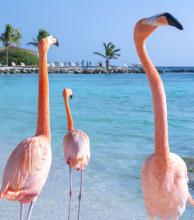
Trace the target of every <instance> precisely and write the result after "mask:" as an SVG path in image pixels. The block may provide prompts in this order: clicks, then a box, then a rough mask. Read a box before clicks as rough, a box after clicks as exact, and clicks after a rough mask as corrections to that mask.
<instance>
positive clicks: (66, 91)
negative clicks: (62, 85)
mask: <svg viewBox="0 0 194 220" xmlns="http://www.w3.org/2000/svg"><path fill="white" fill-rule="evenodd" d="M63 97H64V98H71V99H72V98H73V92H72V90H71V89H64V90H63Z"/></svg>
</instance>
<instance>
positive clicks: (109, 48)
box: [94, 42, 121, 68]
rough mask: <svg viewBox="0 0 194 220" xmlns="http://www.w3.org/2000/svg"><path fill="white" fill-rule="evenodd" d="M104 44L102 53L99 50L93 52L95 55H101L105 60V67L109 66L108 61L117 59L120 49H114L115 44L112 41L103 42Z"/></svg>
mask: <svg viewBox="0 0 194 220" xmlns="http://www.w3.org/2000/svg"><path fill="white" fill-rule="evenodd" d="M103 46H104V54H102V53H99V52H94V54H95V55H98V56H101V57H103V58H104V59H105V60H106V67H107V68H108V67H109V61H110V60H112V59H118V57H119V56H120V53H119V52H120V50H121V49H116V47H115V45H114V44H113V43H112V42H109V43H108V44H106V43H103Z"/></svg>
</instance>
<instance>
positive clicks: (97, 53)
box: [93, 52, 106, 58]
mask: <svg viewBox="0 0 194 220" xmlns="http://www.w3.org/2000/svg"><path fill="white" fill-rule="evenodd" d="M93 54H95V55H98V56H101V57H103V58H106V56H105V55H104V54H102V53H99V52H94V53H93Z"/></svg>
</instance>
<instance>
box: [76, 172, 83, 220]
mask: <svg viewBox="0 0 194 220" xmlns="http://www.w3.org/2000/svg"><path fill="white" fill-rule="evenodd" d="M82 182H83V171H82V170H81V177H80V192H79V196H78V199H79V205H78V216H77V219H78V220H79V219H80V208H81V198H82Z"/></svg>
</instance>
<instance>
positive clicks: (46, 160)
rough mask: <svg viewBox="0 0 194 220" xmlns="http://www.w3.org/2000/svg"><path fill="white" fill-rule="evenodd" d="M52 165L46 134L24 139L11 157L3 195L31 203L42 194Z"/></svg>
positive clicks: (7, 167)
mask: <svg viewBox="0 0 194 220" xmlns="http://www.w3.org/2000/svg"><path fill="white" fill-rule="evenodd" d="M50 165H51V147H50V143H49V142H48V140H47V139H46V138H45V137H44V136H34V137H30V138H27V139H24V140H23V141H22V142H21V143H20V144H19V145H18V146H17V147H16V148H15V150H14V151H13V152H12V154H11V156H10V157H9V159H8V161H7V164H6V167H5V170H4V176H3V184H2V189H1V197H2V198H5V199H8V200H17V201H19V202H22V203H30V202H32V201H33V199H34V198H35V197H37V196H38V195H39V194H40V191H41V190H42V187H43V186H44V184H45V182H46V179H47V176H48V173H49V169H50Z"/></svg>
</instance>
